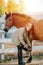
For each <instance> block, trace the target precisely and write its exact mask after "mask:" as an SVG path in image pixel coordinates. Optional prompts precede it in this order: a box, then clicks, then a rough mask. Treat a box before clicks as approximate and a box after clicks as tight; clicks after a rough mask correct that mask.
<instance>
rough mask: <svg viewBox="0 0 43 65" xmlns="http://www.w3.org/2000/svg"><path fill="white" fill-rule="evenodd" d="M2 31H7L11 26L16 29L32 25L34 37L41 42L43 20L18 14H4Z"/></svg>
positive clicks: (42, 37)
mask: <svg viewBox="0 0 43 65" xmlns="http://www.w3.org/2000/svg"><path fill="white" fill-rule="evenodd" d="M5 21H6V22H5V27H4V29H5V30H6V31H8V30H9V29H10V28H11V27H12V26H16V27H17V28H20V27H24V26H25V25H26V24H28V23H32V25H33V28H34V35H35V37H37V39H38V40H42V41H43V19H41V20H36V19H34V18H32V17H30V16H27V15H24V14H20V13H10V12H9V13H8V14H7V13H6V17H5Z"/></svg>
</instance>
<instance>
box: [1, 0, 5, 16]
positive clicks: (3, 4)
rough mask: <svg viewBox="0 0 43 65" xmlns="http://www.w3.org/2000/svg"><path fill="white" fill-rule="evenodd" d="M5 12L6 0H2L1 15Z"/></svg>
mask: <svg viewBox="0 0 43 65" xmlns="http://www.w3.org/2000/svg"><path fill="white" fill-rule="evenodd" d="M4 13H5V1H4V0H0V16H1V15H3V14H4Z"/></svg>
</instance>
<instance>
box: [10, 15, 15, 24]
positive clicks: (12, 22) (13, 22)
mask: <svg viewBox="0 0 43 65" xmlns="http://www.w3.org/2000/svg"><path fill="white" fill-rule="evenodd" d="M11 16H12V24H13V25H14V24H15V22H14V17H13V15H11Z"/></svg>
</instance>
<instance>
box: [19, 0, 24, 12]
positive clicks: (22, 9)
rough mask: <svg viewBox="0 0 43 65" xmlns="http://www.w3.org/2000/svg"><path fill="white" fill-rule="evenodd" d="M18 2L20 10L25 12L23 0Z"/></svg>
mask: <svg viewBox="0 0 43 65" xmlns="http://www.w3.org/2000/svg"><path fill="white" fill-rule="evenodd" d="M19 2H20V10H19V11H20V12H22V13H23V12H25V4H24V0H19Z"/></svg>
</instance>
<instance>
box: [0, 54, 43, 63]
mask: <svg viewBox="0 0 43 65" xmlns="http://www.w3.org/2000/svg"><path fill="white" fill-rule="evenodd" d="M32 57H33V59H41V58H43V55H37V56H32ZM24 58H28V56H25V57H24ZM11 59H12V58H6V59H4V60H0V63H4V62H7V61H11ZM14 59H17V58H14Z"/></svg>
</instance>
